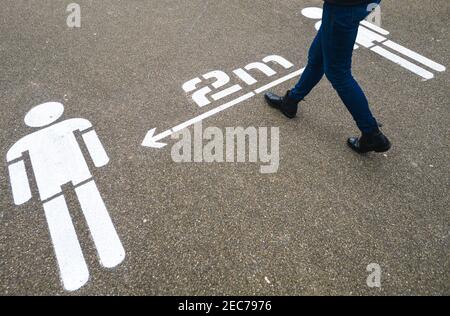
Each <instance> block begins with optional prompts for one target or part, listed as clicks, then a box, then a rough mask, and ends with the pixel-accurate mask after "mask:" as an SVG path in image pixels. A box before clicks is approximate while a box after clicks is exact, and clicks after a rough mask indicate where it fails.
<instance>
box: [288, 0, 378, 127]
mask: <svg viewBox="0 0 450 316" xmlns="http://www.w3.org/2000/svg"><path fill="white" fill-rule="evenodd" d="M373 2H376V3H378V4H379V3H380V2H381V0H374V1H373ZM367 8H368V5H367V4H363V5H354V6H339V5H332V4H329V3H325V4H324V6H323V17H322V25H321V27H320V30H319V32H318V33H317V36H316V38H315V39H314V41H313V43H312V45H311V48H310V49H309V56H308V65H307V66H306V68H305V71H304V72H303V74H302V76H301V78H300V80H299V82H298V83H297V85H296V86H295V88H294V89H292V90H291V92H290V95H289V96H290V97H291V98H293V99H295V100H303V99H304V98H305V97H306V96H307V95H308V94H309V93H310V92H311V90H312V89H313V88H314V87H315V86H316V85H317V83H319V81H320V80H321V79H322V77H323V75H324V74H325V76H326V77H327V78H328V80H329V81H330V82H331V84H332V86H333V88H334V89H335V90H336V91H337V93H338V94H339V97H340V98H341V100H342V102H343V103H344V104H345V106H346V107H347V109H348V111H349V112H350V113H351V115H352V116H353V119H354V120H355V122H356V124H357V125H358V128H359V129H360V130H361V131H362V132H363V133H370V132H372V131H374V130H375V129H376V128H378V123H377V121H376V120H375V118H374V117H373V115H372V113H371V111H370V109H369V103H368V102H367V98H366V96H365V95H364V92H363V91H362V89H361V87H360V86H359V85H358V83H357V82H356V80H355V79H354V78H353V76H352V71H351V68H352V55H353V46H354V44H355V41H356V36H357V34H358V27H359V23H360V22H361V21H362V20H363V19H365V18H366V17H367V16H368V14H369V13H370V12H369V11H367Z"/></svg>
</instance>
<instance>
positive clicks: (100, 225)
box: [75, 180, 125, 268]
mask: <svg viewBox="0 0 450 316" xmlns="http://www.w3.org/2000/svg"><path fill="white" fill-rule="evenodd" d="M75 192H76V194H77V196H78V200H79V201H80V205H81V209H82V211H83V214H84V217H85V218H86V222H87V224H88V226H89V230H90V232H91V236H92V239H93V241H94V244H95V246H96V248H97V252H98V255H99V257H100V263H101V264H102V265H103V266H104V267H106V268H112V267H115V266H117V265H118V264H119V263H121V262H122V261H123V259H124V258H125V250H124V248H123V246H122V243H121V242H120V239H119V236H118V235H117V232H116V229H115V228H114V225H113V223H112V221H111V217H110V216H109V214H108V211H107V209H106V207H105V204H104V202H103V199H102V197H101V196H100V193H99V192H98V189H97V186H96V185H95V182H94V180H92V181H90V182H88V183H86V184H83V185H81V186H79V187H77V188H76V189H75Z"/></svg>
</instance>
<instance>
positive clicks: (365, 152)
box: [347, 142, 392, 154]
mask: <svg viewBox="0 0 450 316" xmlns="http://www.w3.org/2000/svg"><path fill="white" fill-rule="evenodd" d="M347 146H348V147H350V149H351V150H353V151H354V152H356V153H358V154H367V153H370V152H376V153H385V152H388V151H389V150H390V149H391V148H392V145H389V146H387V147H384V148H377V149H372V150H368V151H360V150H357V149H356V148H355V147H353V146H352V145H351V144H350V143H348V142H347Z"/></svg>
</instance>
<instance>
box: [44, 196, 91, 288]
mask: <svg viewBox="0 0 450 316" xmlns="http://www.w3.org/2000/svg"><path fill="white" fill-rule="evenodd" d="M44 210H45V217H46V219H47V224H48V228H49V231H50V236H51V239H52V242H53V248H54V249H55V255H56V260H57V262H58V266H59V271H60V274H61V279H62V282H63V286H64V288H65V289H66V290H68V291H75V290H77V289H79V288H80V287H82V286H83V285H84V284H85V283H86V282H87V281H88V279H89V271H88V268H87V265H86V261H85V260H84V256H83V253H82V251H81V247H80V243H79V242H78V237H77V235H76V232H75V228H74V227H73V223H72V218H71V217H70V214H69V210H68V209H67V204H66V200H65V199H64V196H62V195H61V196H58V197H56V198H54V199H53V200H50V201H48V202H46V203H45V204H44Z"/></svg>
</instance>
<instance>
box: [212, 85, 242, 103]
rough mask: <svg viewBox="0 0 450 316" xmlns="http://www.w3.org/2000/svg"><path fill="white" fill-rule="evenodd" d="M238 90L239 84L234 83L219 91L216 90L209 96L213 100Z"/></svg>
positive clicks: (239, 88)
mask: <svg viewBox="0 0 450 316" xmlns="http://www.w3.org/2000/svg"><path fill="white" fill-rule="evenodd" d="M239 90H242V88H241V86H240V85H238V84H236V85H234V86H231V87H229V88H227V89H225V90H222V91H220V92H217V93H216V94H213V95H212V96H211V97H212V98H213V100H214V101H217V100H220V99H223V98H225V97H227V96H229V95H231V94H233V93H236V92H238V91H239Z"/></svg>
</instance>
